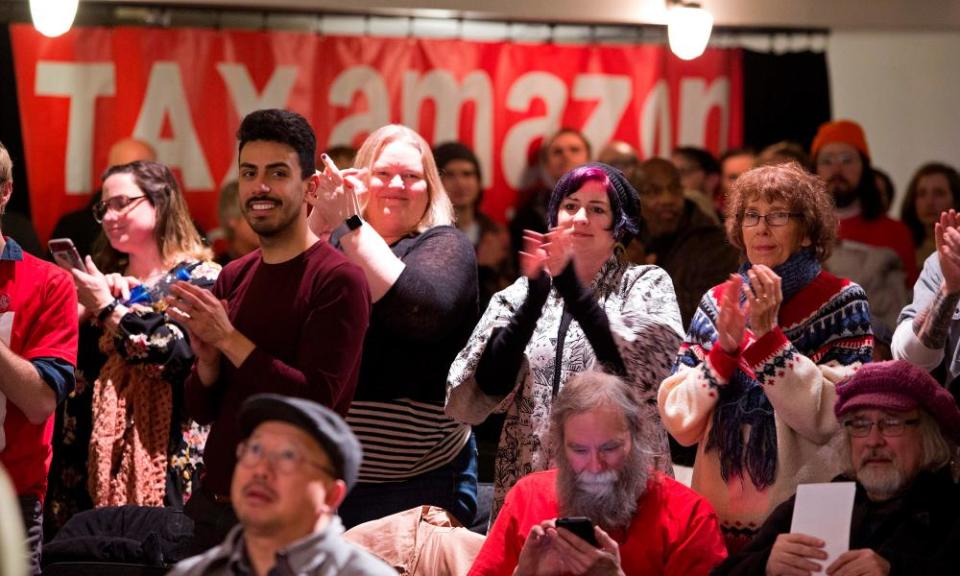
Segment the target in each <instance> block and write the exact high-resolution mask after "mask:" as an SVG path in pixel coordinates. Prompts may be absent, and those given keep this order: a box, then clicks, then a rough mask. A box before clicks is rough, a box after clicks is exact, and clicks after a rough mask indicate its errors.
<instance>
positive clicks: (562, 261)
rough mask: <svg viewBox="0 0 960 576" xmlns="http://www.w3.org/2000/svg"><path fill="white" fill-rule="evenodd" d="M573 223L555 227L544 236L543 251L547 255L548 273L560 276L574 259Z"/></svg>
mask: <svg viewBox="0 0 960 576" xmlns="http://www.w3.org/2000/svg"><path fill="white" fill-rule="evenodd" d="M572 233H573V222H570V223H569V224H567V225H561V226H555V227H554V228H551V229H550V231H549V232H547V233H546V234H545V235H544V243H543V249H544V250H545V251H546V253H547V261H546V266H547V272H549V273H550V275H551V276H558V275H559V274H560V273H561V272H563V269H564V268H566V267H567V264H569V263H570V261H572V260H573V258H574V253H573V236H572Z"/></svg>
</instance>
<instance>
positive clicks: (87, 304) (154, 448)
mask: <svg viewBox="0 0 960 576" xmlns="http://www.w3.org/2000/svg"><path fill="white" fill-rule="evenodd" d="M102 189H103V194H102V199H101V201H100V202H98V203H97V204H95V205H94V207H93V212H94V217H95V218H96V220H97V221H98V222H100V223H101V225H102V226H103V233H102V234H101V237H100V239H99V240H98V242H97V248H96V249H95V254H94V256H93V258H91V257H90V256H87V257H86V259H85V261H84V267H85V270H73V276H74V281H75V284H76V286H77V294H78V298H79V301H80V304H81V333H80V336H81V338H80V354H79V356H78V364H79V366H78V377H77V388H76V391H75V392H74V394H73V395H71V397H70V398H68V399H67V401H66V402H65V403H64V405H63V408H62V409H61V411H60V413H59V414H58V416H57V421H56V430H55V434H54V439H55V440H54V460H53V464H52V466H51V469H50V486H49V488H48V492H47V499H46V514H47V517H48V518H47V520H45V521H44V526H46V527H47V530H48V536H50V535H51V534H50V533H52V532H53V531H55V530H57V529H59V528H60V527H61V526H62V525H63V523H64V522H66V520H67V519H68V518H69V517H70V516H72V515H73V514H74V513H76V512H78V511H81V510H84V509H87V508H90V507H99V506H115V505H123V504H139V505H145V506H163V505H170V506H179V505H182V503H183V500H184V499H185V498H186V497H188V496H189V494H190V491H191V490H192V481H193V478H195V477H197V475H198V474H199V470H198V469H197V468H198V466H199V465H200V463H201V462H202V450H203V445H204V442H205V440H206V430H204V429H202V428H200V427H198V426H197V425H196V424H195V423H193V422H192V421H190V420H189V419H187V418H186V416H185V415H184V414H183V409H182V404H183V402H182V385H183V381H184V379H185V378H186V376H187V374H188V373H189V370H190V367H191V365H192V363H193V352H192V351H191V349H190V344H189V342H188V340H187V334H186V330H184V329H182V328H181V327H180V326H178V325H177V324H176V323H175V322H173V321H172V320H171V319H170V318H168V317H167V315H166V314H165V312H164V310H165V307H166V302H165V301H164V299H163V298H162V289H161V288H158V287H160V286H162V285H163V284H164V283H165V282H166V281H167V280H169V277H170V274H171V273H172V274H174V276H178V277H179V279H183V278H184V277H186V278H189V280H190V281H191V282H193V283H196V284H198V285H200V286H205V287H209V286H212V285H213V282H214V280H215V279H216V277H217V275H218V273H219V270H220V268H219V266H218V265H216V264H214V263H213V262H211V261H210V258H211V254H210V252H209V250H208V249H207V248H206V247H205V246H204V244H203V242H202V241H201V239H200V235H199V234H198V233H197V230H196V228H195V227H194V225H193V223H192V221H191V220H190V215H189V211H188V209H187V204H186V201H185V199H184V197H183V194H182V193H181V191H180V187H179V185H178V184H177V181H176V179H175V178H174V176H173V174H172V172H171V171H170V169H169V168H167V167H166V166H164V165H163V164H159V163H156V162H141V161H138V162H133V163H130V164H125V165H121V166H113V167H111V168H109V169H108V170H107V171H106V172H105V174H104V176H103V179H102ZM131 295H132V296H133V297H131ZM134 416H135V417H134Z"/></svg>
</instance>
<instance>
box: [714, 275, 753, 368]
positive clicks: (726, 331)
mask: <svg viewBox="0 0 960 576" xmlns="http://www.w3.org/2000/svg"><path fill="white" fill-rule="evenodd" d="M742 290H743V278H741V277H740V275H739V274H731V275H730V278H729V279H728V280H727V282H726V285H725V286H724V287H723V298H722V300H721V301H720V312H719V313H718V314H717V342H718V343H719V344H720V348H722V349H723V351H724V352H726V353H727V354H736V353H737V351H738V350H739V349H740V341H741V340H743V331H744V329H745V328H746V325H747V310H748V309H749V306H750V305H749V304H742V305H741V304H740V293H741V291H742Z"/></svg>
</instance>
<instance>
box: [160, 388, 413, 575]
mask: <svg viewBox="0 0 960 576" xmlns="http://www.w3.org/2000/svg"><path fill="white" fill-rule="evenodd" d="M240 429H241V432H242V435H243V440H242V441H241V442H240V444H239V445H238V446H237V466H236V468H235V469H234V472H233V481H232V483H231V487H230V498H231V502H232V503H233V507H234V509H235V511H236V513H237V517H238V518H239V519H240V524H239V525H238V526H236V527H234V529H233V530H232V531H231V532H230V534H229V535H228V536H227V539H226V540H225V541H224V542H223V544H221V545H220V546H217V547H216V548H214V549H212V550H210V551H208V552H207V553H205V554H203V555H200V556H194V557H193V558H188V559H187V560H184V561H183V562H181V563H180V564H178V565H177V566H176V568H174V570H173V571H172V572H171V573H170V574H172V575H175V576H195V575H201V574H202V575H212V576H219V575H224V576H226V575H259V576H266V575H270V576H287V575H290V576H293V575H304V576H314V575H316V576H320V575H328V574H329V575H333V574H338V575H361V574H369V575H373V576H380V575H390V574H392V575H396V571H394V570H393V569H392V568H390V567H389V566H387V565H386V564H384V563H383V562H381V561H380V560H378V559H377V558H376V557H374V556H373V555H371V554H370V553H368V552H366V551H364V550H363V549H361V548H359V547H357V546H355V545H353V544H351V543H349V542H347V541H346V540H345V539H343V538H342V537H341V533H342V532H343V525H342V524H341V523H340V518H339V517H338V516H337V506H339V505H340V502H342V501H343V498H344V497H345V496H346V495H347V492H348V491H349V490H350V488H351V487H352V486H353V484H354V483H355V482H356V480H357V471H358V470H359V468H360V460H361V458H362V452H361V449H360V443H359V442H358V441H357V439H356V437H354V435H353V432H351V431H350V427H349V426H348V425H347V424H346V423H345V422H344V421H343V419H342V418H340V416H338V415H337V414H336V413H334V412H333V411H331V410H329V409H327V408H325V407H323V406H321V405H320V404H317V403H315V402H312V401H310V400H304V399H301V398H293V397H289V396H281V395H278V394H258V395H255V396H252V397H251V398H249V399H248V400H247V401H246V402H244V404H243V406H242V408H241V410H240Z"/></svg>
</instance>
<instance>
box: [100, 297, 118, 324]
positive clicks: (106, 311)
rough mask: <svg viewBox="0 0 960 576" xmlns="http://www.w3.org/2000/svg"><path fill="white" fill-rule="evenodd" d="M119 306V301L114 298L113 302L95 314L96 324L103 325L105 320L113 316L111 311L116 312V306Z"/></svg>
mask: <svg viewBox="0 0 960 576" xmlns="http://www.w3.org/2000/svg"><path fill="white" fill-rule="evenodd" d="M119 305H120V300H117V299H116V298H114V299H113V302H111V303H109V304H107V305H106V306H104V307H103V308H101V309H100V311H99V312H97V322H99V323H100V324H103V323H104V322H106V321H107V318H109V317H110V315H111V314H113V311H114V310H116V308H117V306H119Z"/></svg>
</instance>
